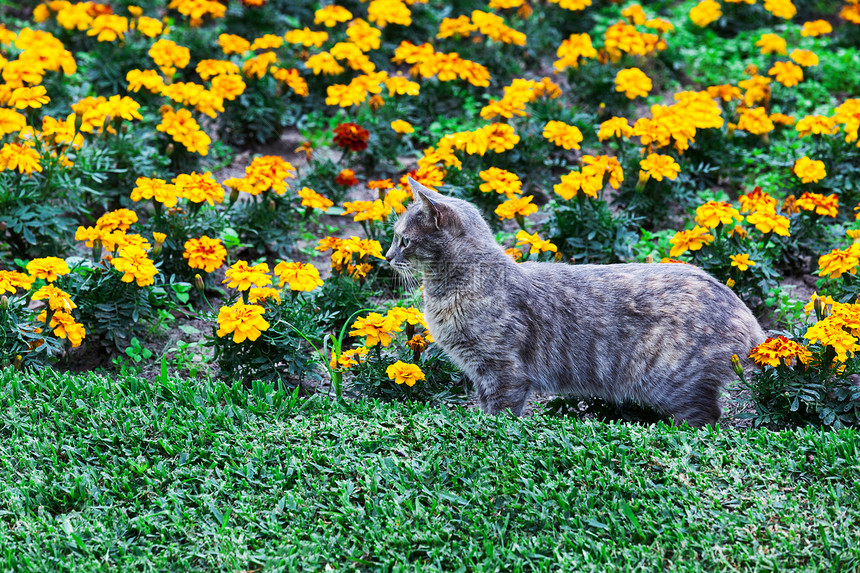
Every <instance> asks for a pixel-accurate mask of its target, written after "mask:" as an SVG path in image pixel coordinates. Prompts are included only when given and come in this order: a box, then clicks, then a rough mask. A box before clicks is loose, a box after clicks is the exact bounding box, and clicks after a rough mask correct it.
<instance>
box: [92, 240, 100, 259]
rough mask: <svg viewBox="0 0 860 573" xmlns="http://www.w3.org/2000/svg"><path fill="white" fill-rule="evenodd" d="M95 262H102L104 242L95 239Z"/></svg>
mask: <svg viewBox="0 0 860 573" xmlns="http://www.w3.org/2000/svg"><path fill="white" fill-rule="evenodd" d="M93 260H94V261H95V262H99V261H100V260H102V240H101V239H93Z"/></svg>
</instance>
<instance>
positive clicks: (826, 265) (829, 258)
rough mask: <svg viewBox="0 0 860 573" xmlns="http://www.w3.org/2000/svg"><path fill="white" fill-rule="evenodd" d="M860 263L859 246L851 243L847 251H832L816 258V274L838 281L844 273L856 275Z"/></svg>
mask: <svg viewBox="0 0 860 573" xmlns="http://www.w3.org/2000/svg"><path fill="white" fill-rule="evenodd" d="M858 263H860V244H858V243H852V244H851V246H850V247H848V248H847V249H833V250H832V251H830V252H829V253H827V254H824V255H821V256H820V257H818V274H819V275H820V276H823V277H824V276H826V277H829V278H831V279H838V278H839V277H841V276H842V275H843V274H844V273H850V274H852V275H854V274H857V264H858Z"/></svg>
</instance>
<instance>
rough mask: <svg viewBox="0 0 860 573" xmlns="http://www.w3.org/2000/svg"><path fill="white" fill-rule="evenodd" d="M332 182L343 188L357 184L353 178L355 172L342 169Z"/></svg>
mask: <svg viewBox="0 0 860 573" xmlns="http://www.w3.org/2000/svg"><path fill="white" fill-rule="evenodd" d="M334 182H335V183H337V184H339V185H343V186H344V187H349V186H351V185H355V184H356V183H358V179H356V178H355V171H353V170H352V169H343V170H341V172H340V173H338V174H337V177H335V178H334Z"/></svg>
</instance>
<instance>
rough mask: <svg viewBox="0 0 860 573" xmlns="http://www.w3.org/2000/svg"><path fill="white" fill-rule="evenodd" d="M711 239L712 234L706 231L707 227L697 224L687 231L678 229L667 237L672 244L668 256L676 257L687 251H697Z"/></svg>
mask: <svg viewBox="0 0 860 573" xmlns="http://www.w3.org/2000/svg"><path fill="white" fill-rule="evenodd" d="M713 240H714V236H713V235H711V234H710V233H708V230H707V229H704V228H702V227H699V226H698V225H696V226H695V227H693V228H692V229H690V230H688V231H678V232H677V233H675V236H674V237H672V238H671V239H669V243H671V244H672V245H673V246H672V248H671V250H670V251H669V256H670V257H677V256H678V255H680V254H682V253H685V252H687V251H698V250H699V249H701V248H702V247H703V246H705V245H708V244H710V243H711V242H712V241H713Z"/></svg>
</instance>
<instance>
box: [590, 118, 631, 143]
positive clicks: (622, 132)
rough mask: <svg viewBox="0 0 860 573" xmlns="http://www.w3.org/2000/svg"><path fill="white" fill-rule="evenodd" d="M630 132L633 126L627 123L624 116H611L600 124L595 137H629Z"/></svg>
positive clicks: (600, 138) (603, 139)
mask: <svg viewBox="0 0 860 573" xmlns="http://www.w3.org/2000/svg"><path fill="white" fill-rule="evenodd" d="M632 134H633V128H632V127H630V124H628V123H627V119H626V118H623V117H612V118H609V119H607V120H606V121H604V122H603V123H601V124H600V129H599V130H598V132H597V139H599V140H600V141H605V140H607V139H609V138H610V137H630V136H631V135H632Z"/></svg>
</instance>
